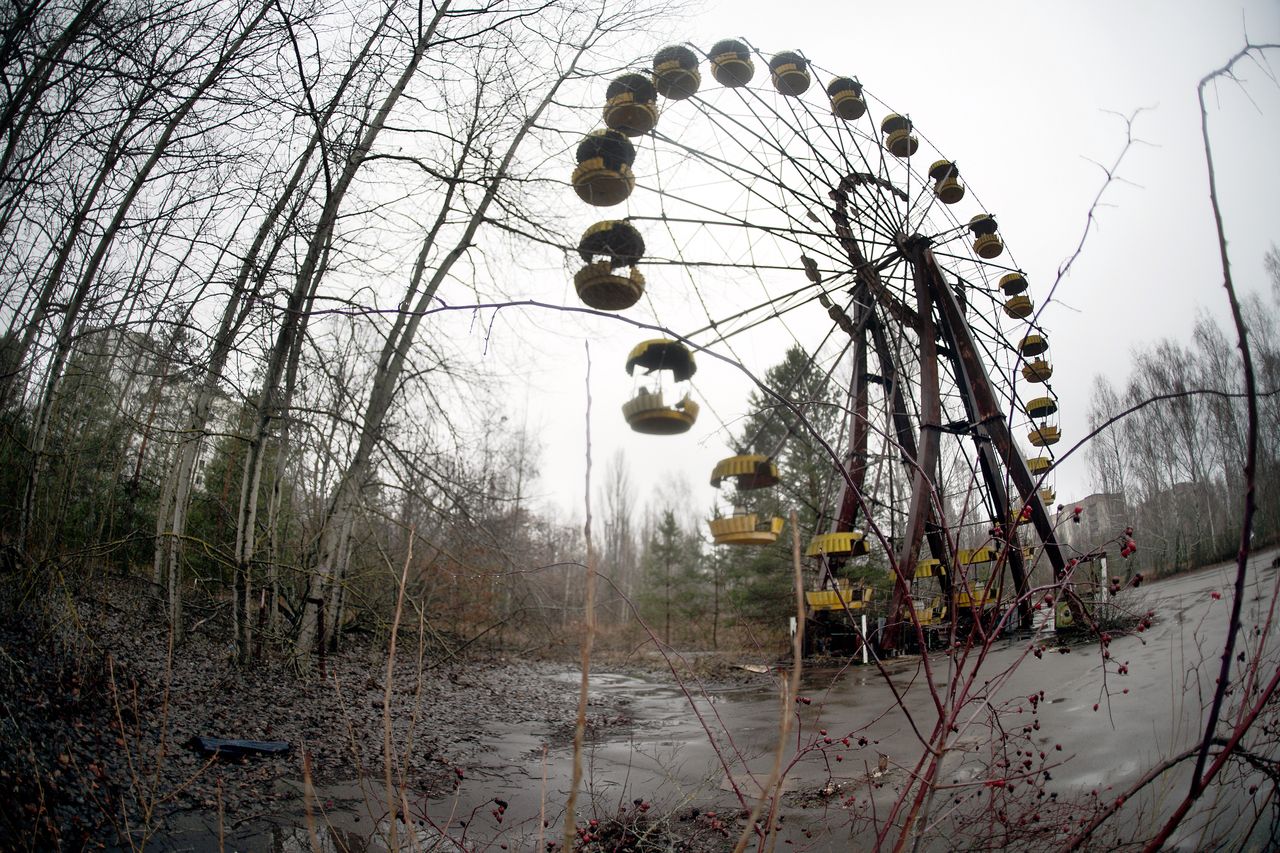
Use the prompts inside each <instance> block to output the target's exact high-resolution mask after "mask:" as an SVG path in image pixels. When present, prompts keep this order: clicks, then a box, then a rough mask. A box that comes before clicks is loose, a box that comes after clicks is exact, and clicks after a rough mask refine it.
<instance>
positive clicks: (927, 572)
mask: <svg viewBox="0 0 1280 853" xmlns="http://www.w3.org/2000/svg"><path fill="white" fill-rule="evenodd" d="M946 573H947V568H946V566H944V565H942V561H941V560H938V559H934V558H933V557H926V558H925V559H923V560H920V561H919V562H918V563H916V573H915V577H917V578H936V577H941V576H942V575H945V574H946Z"/></svg>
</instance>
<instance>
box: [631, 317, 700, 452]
mask: <svg viewBox="0 0 1280 853" xmlns="http://www.w3.org/2000/svg"><path fill="white" fill-rule="evenodd" d="M637 367H641V368H644V369H645V371H646V373H645V375H652V374H655V373H657V374H658V376H657V379H658V383H659V384H658V387H657V388H656V390H650V389H649V387H648V386H647V385H640V386H639V387H638V388H637V389H636V391H635V393H634V395H633V396H632V397H631V399H630V400H628V401H627V402H626V403H624V404H623V406H622V414H623V417H625V418H626V419H627V423H628V424H629V425H630V426H631V428H632V429H633V430H635V431H636V432H640V433H645V434H646V435H678V434H680V433H682V432H688V430H689V428H690V427H691V426H693V424H694V421H696V420H697V419H698V404H697V403H695V402H694V401H693V399H692V398H691V397H690V396H689V393H688V391H687V390H686V391H685V393H683V394H680V393H679V392H677V394H676V396H677V397H678V399H677V402H675V403H674V404H672V405H670V406H668V405H666V404H665V403H664V402H663V399H662V386H661V373H659V371H666V370H669V371H671V374H672V377H673V378H674V380H675V382H676V383H678V384H685V383H687V382H688V381H689V379H690V378H691V377H692V376H693V374H694V373H695V372H697V369H698V366H697V365H696V364H695V363H694V360H693V353H691V352H689V350H688V349H686V348H685V347H684V345H683V344H681V343H680V342H679V341H672V340H667V339H666V338H655V339H654V340H649V341H643V342H641V343H639V344H637V345H636V346H635V347H634V348H633V349H632V350H631V353H630V355H628V356H627V375H629V376H635V369H636V368H637Z"/></svg>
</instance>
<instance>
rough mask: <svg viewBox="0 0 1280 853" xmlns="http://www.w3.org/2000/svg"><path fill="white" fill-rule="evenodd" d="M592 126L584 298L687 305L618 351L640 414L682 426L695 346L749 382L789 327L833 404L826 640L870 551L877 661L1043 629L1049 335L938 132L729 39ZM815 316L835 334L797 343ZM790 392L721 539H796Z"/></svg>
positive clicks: (748, 438)
mask: <svg viewBox="0 0 1280 853" xmlns="http://www.w3.org/2000/svg"><path fill="white" fill-rule="evenodd" d="M704 69H705V70H706V71H708V72H709V75H708V77H704V75H703V70H704ZM601 120H602V124H603V126H602V127H597V128H591V127H586V128H584V135H583V137H582V138H581V140H580V142H579V144H577V146H576V148H575V154H576V168H574V169H573V171H572V174H571V177H570V184H571V185H572V187H573V190H574V192H575V193H576V194H577V196H578V198H579V199H580V200H581V201H582V202H583V203H584V204H585V205H586V206H587V209H588V210H591V209H595V211H596V212H597V215H600V214H604V215H603V216H601V217H600V218H598V219H597V220H596V221H593V222H592V223H591V224H590V225H589V227H587V228H586V229H585V232H584V233H583V236H582V239H581V241H580V243H579V245H578V247H577V248H578V254H579V255H580V256H581V260H582V262H583V263H584V266H582V267H581V268H580V269H579V270H578V271H577V273H576V275H575V277H574V284H575V288H576V291H577V294H578V296H579V298H580V299H581V300H582V301H583V302H584V303H585V304H586V305H588V306H590V307H593V308H596V309H600V310H604V311H625V310H627V309H629V308H631V307H632V306H634V305H636V304H637V303H638V302H640V301H641V300H642V299H648V298H650V294H648V293H647V292H646V280H645V276H644V274H643V273H642V272H641V269H642V268H646V267H657V268H660V269H662V270H663V278H664V279H665V282H666V283H665V284H664V285H663V286H664V287H666V288H683V289H685V290H686V293H685V299H684V303H683V304H684V305H685V306H686V309H687V310H684V311H682V312H681V313H680V314H679V316H672V315H670V314H669V312H668V314H667V316H663V317H662V318H661V319H662V325H663V326H664V327H666V328H672V329H675V330H677V331H679V332H680V334H679V335H678V336H677V337H678V339H675V338H672V339H667V338H662V339H654V340H646V341H638V342H637V344H636V347H635V349H634V350H633V351H632V353H631V355H630V356H629V358H628V360H627V363H626V365H625V368H626V371H627V373H629V374H632V375H633V376H634V377H635V378H636V382H637V387H636V389H635V393H634V395H633V397H632V399H631V400H630V401H629V402H628V403H627V405H626V406H625V407H624V412H623V414H624V416H625V417H626V419H627V421H628V423H630V424H631V426H632V427H633V428H634V429H636V430H638V431H641V432H647V433H651V434H660V435H677V434H679V433H682V432H684V431H686V430H688V429H690V428H691V427H692V426H693V424H694V422H695V420H696V419H697V417H698V413H699V407H698V404H697V403H696V402H695V400H694V391H691V390H690V387H689V386H690V385H691V381H692V378H693V376H694V372H695V364H694V353H695V351H696V350H698V349H707V350H717V351H719V350H723V351H726V352H727V353H728V354H729V355H731V356H732V357H733V358H735V359H736V360H738V361H740V362H744V363H747V366H748V368H749V369H753V370H759V368H760V367H761V365H756V364H750V363H748V361H749V359H748V358H744V357H743V356H742V355H741V354H739V353H737V352H735V351H734V341H735V336H737V335H739V334H741V333H743V332H744V331H747V330H750V329H753V328H755V327H757V326H760V325H762V324H776V325H779V326H781V327H783V328H785V329H786V331H787V332H788V333H790V334H791V335H792V336H793V337H794V338H795V340H796V341H797V343H798V344H799V345H800V346H802V347H803V348H804V350H805V351H806V353H807V354H808V361H809V364H808V367H809V368H811V369H812V370H815V371H817V372H818V373H820V374H821V375H824V376H825V377H826V378H827V379H828V380H829V381H830V382H832V383H837V384H839V386H840V393H839V395H838V396H839V399H840V400H841V401H842V405H841V407H840V413H841V416H840V417H839V418H838V419H837V421H836V423H837V428H836V429H834V430H833V434H830V435H826V436H822V437H821V441H820V442H818V444H819V445H821V446H824V447H826V448H831V449H834V450H835V453H834V454H833V458H831V459H830V460H829V462H830V464H829V469H830V476H829V478H828V484H829V488H828V489H827V490H826V498H825V500H824V504H823V506H822V507H821V508H820V510H819V511H818V512H817V514H816V521H815V522H814V525H815V529H813V530H807V531H803V533H804V534H805V535H807V536H808V546H807V548H806V549H805V553H806V555H807V556H808V557H809V558H811V559H812V561H813V562H812V565H813V577H814V581H813V584H812V588H811V590H810V591H809V592H808V594H807V604H808V608H809V612H810V614H811V617H812V619H813V621H814V624H815V625H816V626H817V627H819V628H820V629H822V630H824V631H825V632H826V633H827V635H828V636H831V635H837V634H840V629H839V626H841V625H844V626H848V625H849V624H850V623H852V621H853V620H852V619H851V618H850V617H851V616H853V615H855V614H856V613H857V611H859V610H862V609H864V608H865V607H867V606H868V604H869V602H870V597H869V596H870V590H869V589H866V588H865V587H864V586H863V585H861V584H859V583H857V582H855V581H854V580H853V575H855V574H856V572H855V571H854V569H855V568H856V567H857V566H858V565H859V561H864V560H867V559H869V558H870V557H871V555H874V554H876V553H879V554H880V555H881V559H882V560H883V562H884V563H886V564H887V565H888V566H889V567H890V571H891V572H892V576H893V578H894V584H893V593H892V601H891V602H890V603H889V607H888V611H887V612H888V614H889V622H890V626H889V630H888V631H887V632H886V633H885V635H884V637H883V639H882V645H883V647H884V648H894V647H895V646H896V645H898V644H899V643H901V642H902V641H903V638H904V636H905V633H904V632H905V630H906V629H907V628H909V627H911V626H913V625H914V626H916V627H928V626H930V625H937V624H942V623H944V622H947V621H948V620H949V621H950V624H953V625H954V624H955V623H956V622H957V621H962V620H968V621H969V622H970V623H977V622H981V621H982V620H984V619H990V618H993V617H994V616H995V615H998V614H1000V613H1008V614H1009V615H1011V616H1014V617H1015V621H1016V620H1021V622H1022V623H1023V624H1025V625H1029V624H1030V621H1031V602H1030V600H1029V595H1028V594H1027V592H1028V589H1029V580H1028V578H1029V571H1030V564H1031V563H1032V562H1033V561H1035V560H1037V559H1041V558H1043V559H1044V560H1045V561H1047V563H1048V565H1049V566H1051V568H1052V572H1053V578H1054V580H1055V581H1057V580H1062V579H1063V578H1065V577H1066V571H1067V567H1066V565H1065V562H1064V558H1063V554H1062V551H1061V549H1060V548H1059V546H1058V543H1057V541H1056V539H1055V536H1054V531H1053V522H1052V519H1051V517H1050V515H1049V512H1048V509H1047V507H1048V505H1049V504H1052V503H1053V502H1054V499H1055V495H1054V489H1053V486H1052V480H1051V478H1052V472H1053V465H1054V445H1055V444H1057V442H1058V441H1059V440H1060V438H1061V432H1060V429H1059V427H1058V424H1057V420H1056V415H1057V409H1058V403H1057V399H1056V396H1055V394H1054V392H1053V388H1052V382H1051V379H1052V376H1053V368H1052V364H1051V361H1050V358H1049V336H1048V333H1047V331H1046V330H1045V329H1043V328H1042V327H1041V326H1040V325H1039V322H1038V319H1037V315H1036V310H1035V303H1034V299H1033V293H1034V288H1033V287H1032V283H1031V281H1030V280H1029V277H1028V275H1027V274H1026V273H1024V271H1023V270H1021V269H1020V268H1019V267H1018V266H1017V264H1016V262H1015V261H1014V259H1013V256H1012V254H1011V252H1010V250H1009V249H1008V248H1007V247H1006V246H1005V245H1004V241H1003V237H1002V236H1001V233H1000V229H999V224H998V221H997V216H996V214H995V213H994V212H992V211H990V210H987V209H985V208H984V207H983V206H982V204H981V203H980V201H979V200H978V198H977V197H976V195H975V193H974V192H973V191H972V189H971V188H969V187H967V186H966V184H965V182H964V180H963V178H962V175H961V170H960V167H959V165H958V159H959V158H958V157H955V156H951V155H949V154H948V153H947V152H944V151H942V150H940V149H938V148H937V146H936V145H934V144H933V143H932V142H931V141H930V139H929V137H927V136H926V135H925V133H924V130H925V129H927V127H928V121H927V117H913V116H911V115H910V114H909V113H908V112H906V111H895V110H893V109H890V108H889V107H888V106H887V105H885V104H883V103H881V102H880V101H879V100H878V99H876V98H875V96H874V95H873V94H872V92H871V90H870V89H868V88H866V87H864V86H863V84H862V82H861V81H860V80H859V79H858V78H857V77H855V76H851V75H849V74H848V73H847V70H845V71H840V70H835V71H827V70H826V69H823V68H820V67H819V66H817V65H816V64H815V63H814V62H812V61H810V60H809V59H808V58H807V57H805V56H804V55H803V54H802V53H801V52H799V51H792V50H785V51H781V52H778V53H773V54H765V53H761V52H760V51H759V50H757V49H756V48H755V47H754V46H752V45H751V44H749V43H748V42H746V41H745V40H741V39H726V40H723V41H720V42H718V43H716V44H715V45H713V46H712V47H711V48H710V49H709V50H706V51H701V50H699V49H698V48H696V47H694V46H692V45H673V46H670V47H666V48H664V49H662V50H661V51H659V52H658V53H657V54H656V55H655V56H654V57H653V59H652V63H651V64H646V65H645V67H643V68H638V69H637V70H635V71H634V72H632V73H627V74H623V75H621V76H619V77H618V78H616V79H615V80H613V81H612V82H611V83H610V84H609V85H608V87H607V90H606V91H605V93H604V105H603V110H602V113H601ZM917 121H919V125H917ZM672 282H676V283H674V284H673V283H672ZM726 291H729V292H734V293H738V294H740V295H739V296H738V298H736V299H735V300H733V301H732V304H731V307H730V308H729V309H719V310H717V309H716V308H714V307H713V306H712V305H711V302H712V300H710V299H708V298H707V295H708V294H709V293H711V292H720V293H723V292H726ZM748 294H750V296H748ZM815 304H816V305H818V306H820V307H821V309H822V310H823V312H825V313H823V314H819V315H817V316H819V317H821V324H820V327H816V326H815V324H814V323H813V322H812V320H809V321H805V324H804V327H803V328H799V329H797V328H796V327H795V325H794V323H795V318H796V317H800V316H802V315H803V311H802V310H801V309H805V308H806V306H809V307H808V309H807V310H808V311H809V315H808V316H810V317H813V316H815V315H814V313H813V308H812V306H813V305H815ZM686 330H687V331H686ZM668 374H669V377H668ZM695 390H696V389H695ZM792 390H793V389H791V388H786V387H782V388H772V389H769V393H770V394H772V395H774V396H775V397H776V398H777V400H778V404H779V405H778V411H779V412H782V413H784V414H787V413H789V415H790V416H791V417H792V424H791V426H790V427H789V428H788V430H787V431H786V432H785V433H784V435H783V436H782V437H781V439H777V436H776V431H774V434H773V435H774V439H775V440H771V441H768V442H766V441H764V440H763V438H762V433H763V432H764V431H760V432H761V434H757V435H744V436H740V437H738V439H737V442H738V445H739V446H737V447H735V448H734V449H735V451H736V452H735V453H734V454H733V455H731V456H729V457H728V458H726V459H724V460H722V461H721V462H720V463H719V464H717V465H716V466H715V469H714V471H713V472H712V474H711V484H712V485H713V486H717V487H722V486H723V487H725V488H726V491H727V496H726V500H727V503H728V505H730V506H732V507H733V508H732V510H731V511H726V512H724V513H722V514H720V515H719V517H717V518H714V519H712V520H711V522H710V532H711V535H712V538H713V539H714V541H715V542H716V543H717V544H722V545H727V546H734V545H737V546H759V545H768V544H769V543H772V542H774V541H776V540H777V539H778V537H779V536H780V534H781V533H782V530H783V526H784V522H783V519H782V518H780V517H778V515H777V514H773V513H770V512H762V511H759V510H756V509H754V508H753V500H752V495H753V494H759V493H762V492H765V491H767V490H770V489H774V488H776V487H778V486H779V484H780V482H781V481H782V473H781V472H780V470H779V467H778V464H777V457H778V454H779V452H780V448H781V443H782V442H784V441H787V440H794V437H795V432H796V427H795V418H796V416H798V415H800V414H803V407H804V403H803V401H800V402H799V403H798V404H797V402H795V401H790V402H789V398H788V395H789V394H790V392H791V391H792ZM828 422H829V423H830V419H828ZM811 446H812V445H811ZM755 503H759V504H760V505H761V506H763V503H762V502H755ZM853 633H854V634H856V635H857V636H858V639H859V640H860V641H863V640H865V638H862V637H861V634H860V632H859V631H857V630H855V631H854V632H853ZM916 636H922V634H921V633H920V632H916ZM907 641H908V642H910V640H907Z"/></svg>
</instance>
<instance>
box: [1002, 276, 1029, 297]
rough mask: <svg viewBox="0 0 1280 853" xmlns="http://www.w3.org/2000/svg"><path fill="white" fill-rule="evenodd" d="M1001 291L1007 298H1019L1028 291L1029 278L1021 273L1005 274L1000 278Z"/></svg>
mask: <svg viewBox="0 0 1280 853" xmlns="http://www.w3.org/2000/svg"><path fill="white" fill-rule="evenodd" d="M1000 289H1001V290H1003V291H1004V295H1005V296H1017V295H1018V294H1019V293H1021V292H1022V291H1024V290H1026V289H1027V277H1026V276H1024V275H1023V274H1022V273H1020V272H1011V273H1005V274H1004V275H1002V276H1000Z"/></svg>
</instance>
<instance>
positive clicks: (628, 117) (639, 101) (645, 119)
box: [604, 74, 658, 136]
mask: <svg viewBox="0 0 1280 853" xmlns="http://www.w3.org/2000/svg"><path fill="white" fill-rule="evenodd" d="M605 98H606V100H605V104H604V123H605V124H606V125H608V126H609V127H610V128H611V129H612V130H616V131H618V132H620V133H625V134H626V135H627V136H643V135H644V134H646V133H648V132H649V131H651V130H653V129H654V127H656V126H657V124H658V90H657V89H656V88H655V87H654V85H653V80H651V79H650V78H649V77H647V76H645V75H644V74H623V75H622V76H621V77H619V78H617V79H616V80H614V81H613V82H612V83H610V84H609V88H608V89H606V90H605Z"/></svg>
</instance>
